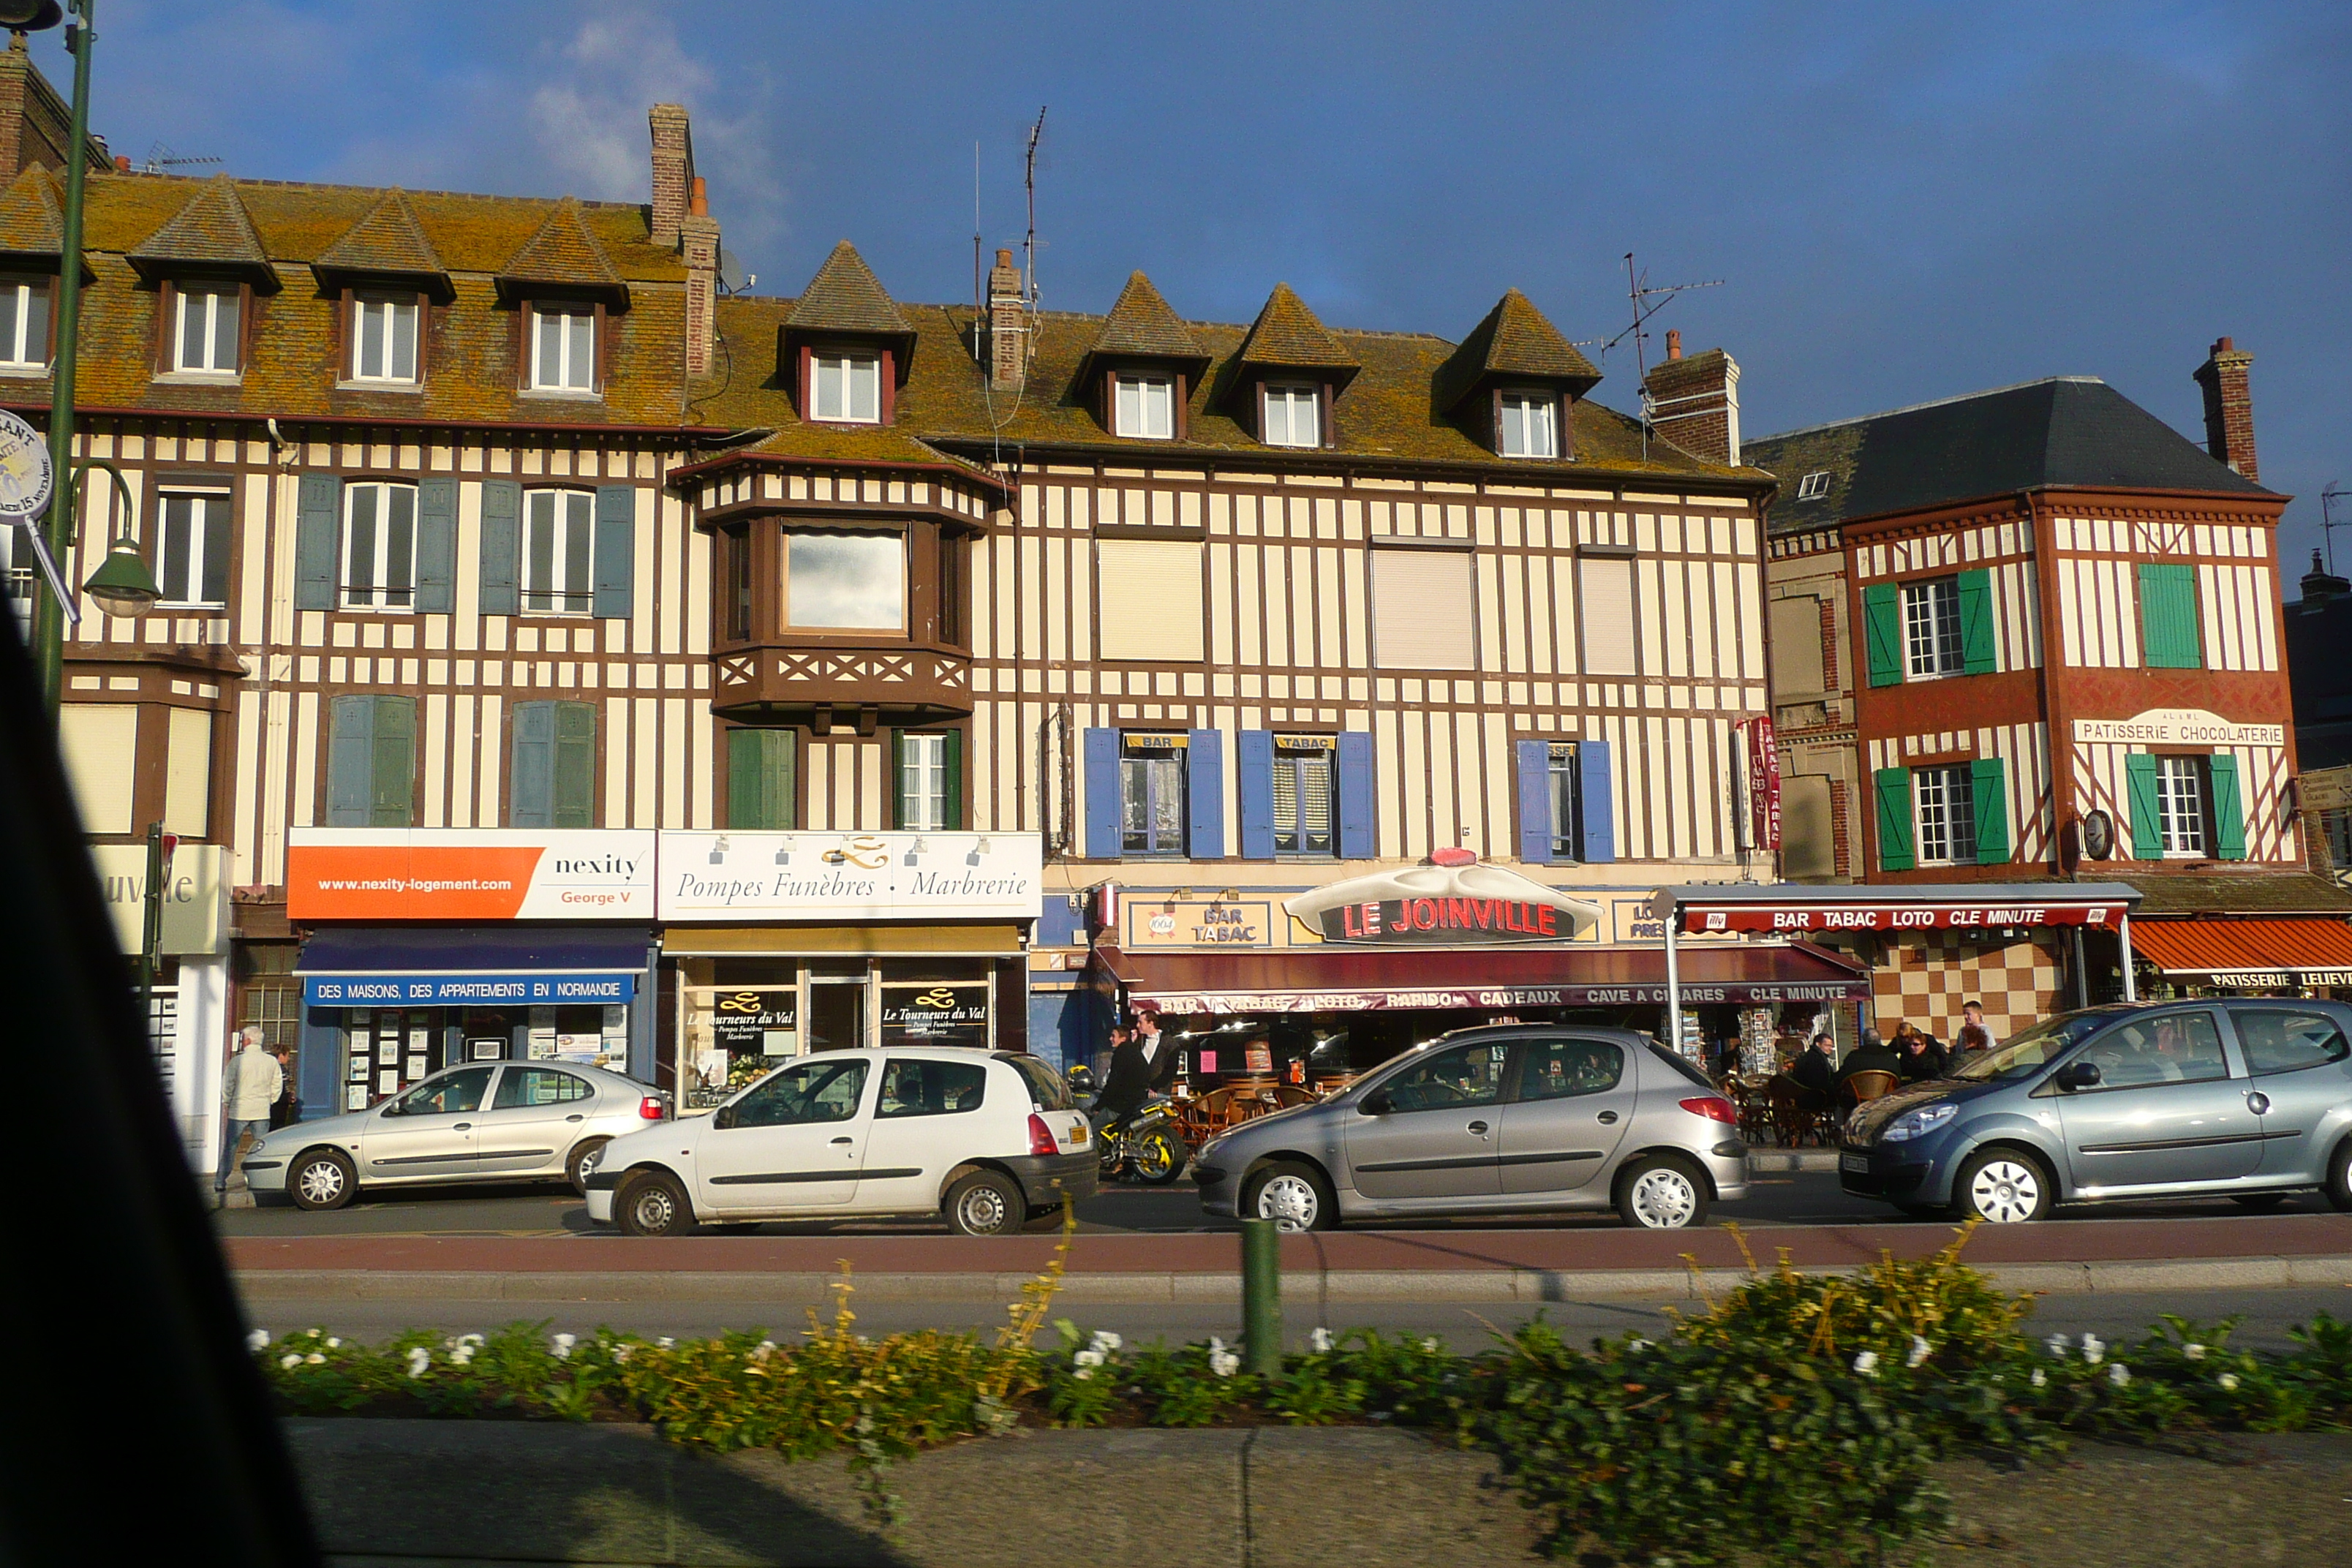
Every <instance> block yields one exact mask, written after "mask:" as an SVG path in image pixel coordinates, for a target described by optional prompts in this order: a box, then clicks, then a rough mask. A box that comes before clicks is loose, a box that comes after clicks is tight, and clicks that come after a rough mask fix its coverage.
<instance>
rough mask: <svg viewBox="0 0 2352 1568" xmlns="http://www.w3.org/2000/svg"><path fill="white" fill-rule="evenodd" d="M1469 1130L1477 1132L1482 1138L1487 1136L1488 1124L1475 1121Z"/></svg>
mask: <svg viewBox="0 0 2352 1568" xmlns="http://www.w3.org/2000/svg"><path fill="white" fill-rule="evenodd" d="M1469 1130H1470V1131H1473V1132H1475V1133H1476V1134H1477V1135H1478V1136H1479V1137H1481V1138H1484V1137H1485V1136H1486V1123H1485V1122H1483V1121H1473V1122H1472V1123H1471V1124H1470V1128H1469Z"/></svg>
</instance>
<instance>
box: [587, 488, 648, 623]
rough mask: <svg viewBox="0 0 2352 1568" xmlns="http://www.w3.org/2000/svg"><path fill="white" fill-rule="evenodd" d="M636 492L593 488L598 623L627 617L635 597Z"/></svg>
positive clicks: (623, 489)
mask: <svg viewBox="0 0 2352 1568" xmlns="http://www.w3.org/2000/svg"><path fill="white" fill-rule="evenodd" d="M636 530H637V489H636V487H635V485H598V486H597V487H596V544H595V552H594V560H595V573H596V604H595V609H594V611H593V614H594V615H595V616H596V617H597V618H598V619H599V620H619V619H623V618H625V617H626V616H627V615H628V613H629V610H630V607H631V605H633V604H634V603H635V598H636V589H635V573H636V565H637V545H636Z"/></svg>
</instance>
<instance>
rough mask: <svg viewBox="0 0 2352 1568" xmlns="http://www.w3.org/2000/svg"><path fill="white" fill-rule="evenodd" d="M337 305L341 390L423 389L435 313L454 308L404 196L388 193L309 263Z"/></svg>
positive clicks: (444, 270)
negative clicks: (449, 305) (449, 306)
mask: <svg viewBox="0 0 2352 1568" xmlns="http://www.w3.org/2000/svg"><path fill="white" fill-rule="evenodd" d="M310 271H311V274H312V275H313V276H314V277H316V278H317V279H318V280H319V290H320V293H321V294H324V295H325V296H327V297H328V298H330V299H332V300H335V301H336V313H335V336H336V343H337V348H336V367H335V379H336V381H337V382H338V383H340V384H343V385H347V386H352V387H364V388H368V389H370V390H389V391H398V390H404V389H409V388H417V387H422V386H423V385H424V384H425V361H426V358H427V354H426V348H427V338H428V336H429V331H430V328H431V325H432V316H433V307H434V306H435V305H436V304H441V305H446V304H447V303H448V302H449V300H450V298H451V294H452V290H451V288H450V283H449V273H448V269H447V268H445V267H443V266H442V264H441V258H440V256H439V255H438V254H437V253H436V251H435V250H434V248H433V244H432V242H431V241H430V240H428V239H426V238H425V230H424V229H423V228H422V227H421V226H418V224H417V221H416V214H415V212H414V211H412V210H411V209H410V207H409V205H408V196H407V194H406V193H405V192H403V191H398V190H393V191H387V192H385V193H384V195H383V199H382V200H380V201H378V202H377V203H376V204H375V205H374V206H373V207H371V208H369V209H368V211H367V213H366V215H365V216H362V218H361V219H360V220H359V222H357V223H355V224H353V225H352V226H351V227H350V228H348V229H346V230H344V231H343V234H342V236H341V237H340V238H339V239H337V240H336V241H335V243H334V244H332V245H331V246H329V247H327V248H326V249H324V250H322V251H320V253H319V254H318V256H317V258H315V259H313V260H312V261H311V263H310Z"/></svg>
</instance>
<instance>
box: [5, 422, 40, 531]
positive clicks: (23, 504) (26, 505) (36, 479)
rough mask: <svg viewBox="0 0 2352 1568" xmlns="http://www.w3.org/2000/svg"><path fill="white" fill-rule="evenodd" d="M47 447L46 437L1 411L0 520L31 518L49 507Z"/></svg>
mask: <svg viewBox="0 0 2352 1568" xmlns="http://www.w3.org/2000/svg"><path fill="white" fill-rule="evenodd" d="M51 478H52V476H51V473H50V470H49V447H48V442H47V438H46V437H43V436H42V435H41V433H40V432H39V431H37V430H36V429H34V428H33V427H32V426H30V425H27V424H26V423H25V422H24V421H23V420H22V419H19V418H17V417H16V416H15V415H13V414H11V413H9V412H8V411H7V410H5V409H0V517H34V516H37V515H38V514H39V512H40V510H41V509H42V508H43V507H45V506H47V505H48V504H49V484H50V480H51Z"/></svg>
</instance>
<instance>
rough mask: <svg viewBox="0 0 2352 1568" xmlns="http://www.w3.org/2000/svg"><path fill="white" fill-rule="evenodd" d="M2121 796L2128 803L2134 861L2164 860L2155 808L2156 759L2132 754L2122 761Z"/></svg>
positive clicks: (2160, 820) (2160, 831)
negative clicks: (2127, 799)
mask: <svg viewBox="0 0 2352 1568" xmlns="http://www.w3.org/2000/svg"><path fill="white" fill-rule="evenodd" d="M2124 793H2125V795H2126V796H2128V797H2129V799H2130V803H2131V846H2132V858H2133V859H2135V860H2161V859H2163V858H2164V823H2163V821H2162V819H2161V818H2160V817H2159V816H2158V813H2157V809H2156V759H2155V758H2154V757H2152V756H2150V755H2148V753H2147V752H2133V753H2132V754H2131V755H2129V756H2127V757H2126V758H2125V759H2124Z"/></svg>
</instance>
